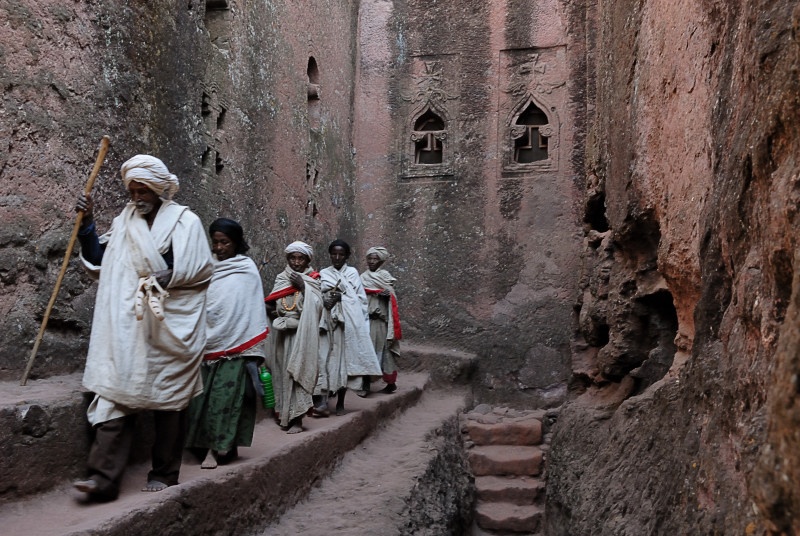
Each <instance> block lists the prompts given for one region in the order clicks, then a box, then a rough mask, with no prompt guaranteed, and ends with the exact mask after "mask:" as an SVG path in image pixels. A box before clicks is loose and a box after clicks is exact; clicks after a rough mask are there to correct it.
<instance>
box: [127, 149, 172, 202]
mask: <svg viewBox="0 0 800 536" xmlns="http://www.w3.org/2000/svg"><path fill="white" fill-rule="evenodd" d="M120 171H121V172H122V182H124V183H125V188H127V187H128V184H130V182H131V181H136V182H141V183H142V184H144V185H145V186H147V187H148V188H150V189H151V190H153V191H154V192H155V193H157V194H158V195H159V196H161V197H165V198H167V199H172V196H173V195H174V194H175V192H177V191H178V188H179V184H178V177H176V176H175V175H173V174H172V173H170V172H169V170H168V169H167V166H165V165H164V162H162V161H161V160H159V159H158V158H156V157H155V156H150V155H147V154H137V155H136V156H134V157H133V158H131V159H130V160H128V161H127V162H125V163H124V164H122V169H121V170H120Z"/></svg>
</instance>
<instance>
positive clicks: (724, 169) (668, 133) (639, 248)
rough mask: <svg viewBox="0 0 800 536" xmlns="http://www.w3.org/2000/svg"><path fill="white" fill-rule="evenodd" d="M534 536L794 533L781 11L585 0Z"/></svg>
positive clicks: (799, 500) (752, 5)
mask: <svg viewBox="0 0 800 536" xmlns="http://www.w3.org/2000/svg"><path fill="white" fill-rule="evenodd" d="M586 26H587V28H592V29H593V30H590V31H589V32H588V33H587V44H588V50H590V51H592V52H591V54H589V55H587V58H589V59H590V64H589V66H590V73H589V76H588V77H587V80H588V84H587V89H588V94H589V97H590V101H594V102H596V109H595V110H594V112H593V114H592V117H591V123H590V128H589V131H588V138H587V139H588V140H589V141H588V143H587V148H586V149H587V170H588V171H589V173H587V185H586V190H587V202H586V206H585V208H586V210H585V218H584V220H585V224H586V228H585V248H584V268H583V273H584V276H583V280H582V288H583V298H582V300H581V302H580V307H581V309H580V330H579V334H578V336H577V342H576V352H575V361H574V363H573V370H574V373H575V376H574V379H575V381H574V383H573V386H574V387H575V389H576V390H577V391H579V392H582V393H583V394H582V395H581V396H579V397H578V398H577V399H576V400H574V401H573V402H571V403H570V404H568V405H567V406H565V407H564V409H563V410H562V412H561V414H560V417H559V421H558V424H557V427H556V430H555V434H554V437H553V441H552V448H551V451H550V457H549V459H548V468H547V471H548V513H547V514H548V525H549V527H548V529H549V533H550V534H565V535H568V534H603V535H611V534H620V535H622V534H625V535H638V534H763V533H765V532H767V533H775V534H778V533H780V534H794V533H797V532H798V531H799V530H800V524H798V519H800V497H798V493H797V482H798V481H800V472H799V470H798V467H800V465H798V461H799V460H798V457H799V456H800V454H799V453H800V437H799V436H798V432H797V430H798V429H799V428H798V418H800V412H798V409H797V404H796V402H795V400H796V399H797V396H798V387H797V378H798V354H797V348H798V342H800V340H799V339H800V335H798V329H797V320H798V307H799V306H800V298H798V289H799V284H800V281H799V280H798V277H797V276H796V274H795V270H794V266H795V262H796V254H795V252H796V250H797V238H796V237H797V236H798V233H797V230H798V214H797V203H798V201H800V190H798V177H799V176H800V173H799V171H800V170H799V169H798V164H797V161H796V155H797V154H798V149H799V147H798V145H800V132H798V128H797V124H798V123H797V117H798V111H800V110H799V109H798V107H799V105H800V102H798V95H799V94H800V87H799V84H798V78H797V68H798V65H799V61H798V60H800V58H799V57H798V28H799V27H800V8H798V7H797V4H796V2H789V1H781V0H778V1H765V0H750V1H745V0H741V1H734V2H722V1H713V0H704V1H702V2H690V1H686V0H683V1H678V2H664V1H660V0H630V1H621V2H619V1H616V2H607V1H601V2H598V3H597V4H596V5H595V6H593V9H592V10H591V11H590V12H589V13H588V14H587V18H586Z"/></svg>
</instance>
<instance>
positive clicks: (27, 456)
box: [0, 372, 474, 536]
mask: <svg viewBox="0 0 800 536" xmlns="http://www.w3.org/2000/svg"><path fill="white" fill-rule="evenodd" d="M430 378H431V376H430V375H429V374H427V373H422V372H412V373H408V374H405V375H404V376H403V382H402V383H401V384H400V389H399V390H398V391H397V392H396V393H394V394H391V395H386V394H382V393H374V394H373V395H371V396H370V397H368V398H366V399H360V398H358V397H355V396H352V397H348V399H347V404H346V406H347V408H348V414H347V415H345V416H342V417H330V418H327V419H310V418H307V419H305V423H304V424H305V425H306V428H307V430H306V431H305V432H304V433H301V434H294V435H290V434H285V433H283V432H281V431H280V430H279V429H278V428H277V427H276V426H275V425H274V423H272V422H270V421H268V420H266V419H263V420H261V421H260V422H259V423H258V425H257V426H256V431H255V437H254V441H253V447H250V448H243V449H240V455H241V458H240V459H239V460H237V461H236V462H234V463H232V464H230V465H227V466H220V467H219V468H217V469H214V470H202V469H200V468H199V462H197V461H196V460H194V459H191V457H189V456H188V455H187V457H186V458H185V463H184V466H183V468H182V473H181V484H180V485H178V486H174V487H172V488H169V489H167V490H165V491H163V492H159V493H144V492H140V491H139V489H140V488H141V486H142V485H143V484H144V481H145V475H146V472H147V469H148V466H147V464H146V463H141V460H140V463H134V464H133V465H131V466H130V467H129V470H128V472H127V473H126V475H125V479H124V482H123V489H122V491H121V495H120V498H119V499H118V500H117V501H114V502H111V503H105V504H91V505H86V504H82V503H81V502H80V501H79V498H80V497H81V494H79V493H78V492H76V491H74V490H72V488H71V485H70V482H71V481H72V480H73V479H75V478H79V477H82V476H83V468H84V466H85V465H84V464H85V456H86V452H87V449H88V438H89V433H88V429H87V425H86V424H85V417H84V409H85V407H86V398H87V397H86V394H85V393H83V392H82V391H81V388H80V386H79V380H80V378H79V376H65V377H61V378H52V379H50V380H46V381H34V382H30V383H29V385H28V386H27V387H19V386H15V385H12V384H6V385H3V389H2V391H0V393H2V394H0V448H1V449H2V452H3V454H4V461H3V463H2V464H0V520H2V530H0V532H2V533H3V534H19V535H23V534H25V535H29V534H30V535H33V534H35V535H39V536H48V535H61V536H63V535H77V534H81V535H92V534H97V535H100V534H102V535H106V536H114V535H120V536H123V535H125V536H129V535H135V534H151V533H153V532H154V530H155V531H156V532H157V533H158V534H165V535H170V534H175V535H178V534H180V535H183V534H193V535H204V534H265V535H267V534H281V533H283V532H280V531H276V532H271V531H270V529H269V528H268V527H270V526H271V525H270V524H275V523H279V522H281V518H282V516H284V514H287V519H290V518H291V516H290V514H291V510H292V508H293V507H294V506H295V505H296V504H297V503H298V502H300V501H303V500H305V499H306V498H308V497H309V493H310V492H311V491H312V489H320V488H324V485H325V481H326V480H327V479H329V477H331V475H332V474H333V473H334V472H335V471H336V470H338V469H339V468H340V467H342V466H345V462H343V460H345V459H346V458H345V456H346V455H347V453H349V452H353V453H357V452H358V451H359V449H367V446H365V445H368V441H365V439H366V438H368V437H374V438H376V440H378V439H377V438H380V437H381V435H387V437H388V438H389V441H392V442H393V443H394V444H397V443H398V441H397V440H396V439H391V436H390V435H388V434H391V433H394V434H399V436H397V437H403V434H406V437H405V439H406V440H407V444H408V446H409V449H407V450H408V452H407V453H403V454H402V456H408V457H409V459H413V460H414V461H415V463H417V465H413V464H409V463H408V461H407V460H406V461H403V460H400V463H401V465H400V466H398V468H394V469H392V468H390V467H387V469H386V470H387V471H390V472H391V474H395V475H398V476H402V477H403V478H396V479H394V480H395V481H396V486H398V488H397V489H387V490H386V493H387V494H388V496H391V497H392V499H391V500H389V499H387V501H386V502H387V505H384V506H386V508H388V509H389V510H390V511H389V512H388V513H387V514H383V513H379V512H376V511H375V510H374V509H372V510H371V511H369V512H366V513H365V515H366V516H367V517H365V521H363V523H366V522H367V521H366V520H367V519H368V518H369V517H371V518H375V517H376V516H377V517H378V518H379V519H380V518H381V516H383V521H382V522H383V523H384V525H383V528H384V529H387V530H386V531H384V532H383V533H385V534H394V533H396V534H432V535H433V534H448V533H450V534H455V533H460V531H461V530H463V527H466V526H467V525H468V524H469V523H471V521H472V520H471V515H472V513H471V512H472V510H471V509H472V501H473V494H474V487H473V479H472V477H471V476H470V475H469V474H468V469H466V468H467V467H468V465H467V463H466V461H465V460H466V454H465V452H464V449H463V445H462V440H461V437H460V429H459V421H458V416H459V414H460V413H461V412H463V411H464V409H465V408H466V407H468V404H469V403H470V398H469V394H468V390H467V389H464V388H463V387H455V388H453V387H451V388H449V389H446V390H439V391H437V390H436V389H435V388H434V387H433V386H432V385H431V380H430ZM426 391H427V392H426ZM437 393H438V394H437ZM425 397H427V398H425ZM426 400H428V401H427V402H426ZM426 404H427V405H426ZM407 410H408V411H407ZM437 411H438V412H439V414H437ZM415 412H417V413H415ZM420 414H424V415H426V416H428V419H427V420H422V421H421V420H420V419H419V418H417V417H416V416H418V415H420ZM403 419H406V421H405V422H404V421H403ZM144 421H145V423H144V424H146V419H144ZM423 421H424V422H423ZM413 423H417V425H416V427H414V425H413ZM392 427H394V428H396V430H394V431H393V432H392ZM143 428H144V427H143ZM409 434H410V435H409ZM413 434H417V435H418V436H419V437H412V436H413ZM146 440H147V439H146V438H145V440H144V441H145V442H146ZM362 443H363V445H362ZM399 443H403V441H400V442H399ZM359 445H362V446H361V447H359ZM357 447H358V448H357ZM411 447H413V448H411ZM376 448H386V447H380V446H379V447H376ZM135 450H136V451H140V452H147V450H148V448H147V446H146V444H141V445H138V446H137V447H135ZM357 463H362V464H363V463H364V462H363V461H362V462H357ZM404 464H405V465H404ZM407 467H415V468H414V469H410V470H407V471H406V472H407V473H408V474H403V470H404V468H407ZM372 476H375V477H379V476H380V475H372ZM401 488H402V489H401ZM362 494H367V495H369V494H370V490H369V489H362ZM349 495H352V494H343V495H342V498H343V500H351V497H349ZM355 495H356V496H355V497H354V498H352V500H355V501H358V500H359V496H358V494H357V493H356V494H355ZM364 496H365V495H362V499H363V497H364ZM395 497H398V498H400V499H401V500H399V501H396V500H394V498H395ZM309 500H310V501H313V500H314V499H313V495H311V496H310V499H309ZM389 503H391V504H389ZM380 507H381V506H380V505H379V506H376V507H375V508H380ZM354 508H355V507H354ZM313 509H314V504H313V502H312V503H311V505H310V506H308V510H313ZM390 519H391V520H393V521H391V523H389V524H388V525H393V526H387V524H385V523H386V521H387V520H390ZM362 526H363V525H362ZM459 527H461V528H459ZM319 528H320V529H322V530H323V531H322V532H320V534H328V535H333V534H347V533H348V532H346V531H345V532H338V533H337V532H336V531H331V530H325V527H324V526H323V527H319ZM453 531H456V532H453ZM350 533H351V534H352V532H350ZM304 534H312V532H308V531H305V532H304Z"/></svg>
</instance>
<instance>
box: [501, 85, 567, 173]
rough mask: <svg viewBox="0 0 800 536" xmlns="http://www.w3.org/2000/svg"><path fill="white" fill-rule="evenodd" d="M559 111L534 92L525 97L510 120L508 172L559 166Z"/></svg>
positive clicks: (506, 147)
mask: <svg viewBox="0 0 800 536" xmlns="http://www.w3.org/2000/svg"><path fill="white" fill-rule="evenodd" d="M558 125H559V123H558V115H557V114H556V110H555V107H553V106H551V107H547V106H545V105H544V104H543V103H542V102H541V101H540V100H538V99H537V98H535V97H534V96H532V95H530V94H529V95H527V96H526V97H525V98H524V99H521V100H520V101H519V103H518V104H517V106H516V107H515V111H513V112H512V113H511V114H510V117H509V119H508V123H506V128H507V130H506V134H505V135H506V136H507V137H506V140H507V141H506V142H505V143H504V148H503V153H504V156H503V173H504V176H519V175H521V174H526V173H530V172H540V171H556V170H557V169H558V145H559V144H558V131H559V128H558Z"/></svg>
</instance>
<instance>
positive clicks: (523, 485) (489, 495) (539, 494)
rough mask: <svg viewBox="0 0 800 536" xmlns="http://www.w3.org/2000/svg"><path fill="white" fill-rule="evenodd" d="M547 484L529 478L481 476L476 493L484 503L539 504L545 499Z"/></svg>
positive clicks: (477, 480)
mask: <svg viewBox="0 0 800 536" xmlns="http://www.w3.org/2000/svg"><path fill="white" fill-rule="evenodd" d="M544 489H545V483H544V481H542V480H539V479H534V478H528V477H524V476H523V477H503V476H479V477H476V478H475V492H476V494H477V496H478V499H480V500H481V501H484V502H487V503H488V502H506V503H511V504H520V505H522V504H537V503H539V502H541V501H542V500H543V499H544Z"/></svg>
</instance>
